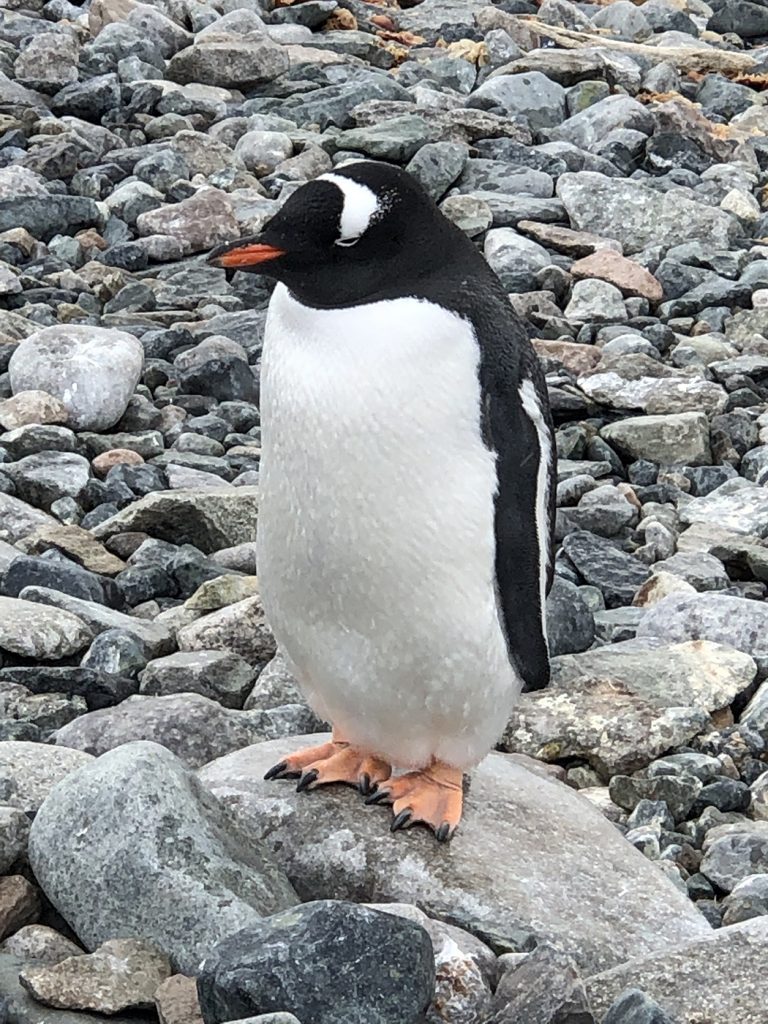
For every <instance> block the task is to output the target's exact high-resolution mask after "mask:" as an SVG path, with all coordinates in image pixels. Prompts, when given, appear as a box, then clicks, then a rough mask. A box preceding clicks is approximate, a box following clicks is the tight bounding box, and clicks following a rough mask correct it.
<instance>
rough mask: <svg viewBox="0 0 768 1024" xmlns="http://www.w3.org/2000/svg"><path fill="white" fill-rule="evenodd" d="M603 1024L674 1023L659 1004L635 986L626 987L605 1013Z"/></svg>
mask: <svg viewBox="0 0 768 1024" xmlns="http://www.w3.org/2000/svg"><path fill="white" fill-rule="evenodd" d="M603 1024H675V1022H674V1021H673V1020H672V1018H671V1017H670V1016H669V1015H668V1014H666V1013H665V1012H664V1010H662V1008H661V1007H660V1006H659V1004H658V1003H657V1002H656V1001H655V1000H654V999H651V998H650V997H649V996H647V995H646V994H645V993H644V992H641V991H640V989H637V988H628V989H627V990H626V991H625V992H622V994H621V995H620V996H619V998H618V999H617V1000H616V1002H615V1003H614V1004H613V1006H611V1008H610V1010H609V1011H608V1013H607V1014H606V1016H605V1018H604V1020H603Z"/></svg>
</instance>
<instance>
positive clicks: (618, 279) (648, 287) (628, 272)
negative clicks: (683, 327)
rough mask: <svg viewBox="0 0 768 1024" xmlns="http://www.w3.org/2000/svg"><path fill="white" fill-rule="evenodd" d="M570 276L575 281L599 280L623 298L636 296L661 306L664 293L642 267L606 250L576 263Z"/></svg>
mask: <svg viewBox="0 0 768 1024" xmlns="http://www.w3.org/2000/svg"><path fill="white" fill-rule="evenodd" d="M571 273H572V274H573V276H574V277H575V278H576V280H581V279H582V278H591V277H597V278H600V280H602V281H608V282H610V283H611V284H613V285H615V286H616V287H617V288H618V289H619V290H620V291H621V292H623V293H624V295H639V296H640V297H641V298H643V299H648V301H649V302H661V300H662V299H663V298H664V289H663V288H662V287H661V285H660V284H659V282H658V281H657V280H656V278H655V277H654V276H653V274H651V273H650V272H649V271H647V270H646V269H645V267H641V266H640V264H639V263H635V262H634V260H629V259H627V258H626V257H625V256H621V255H619V254H618V253H615V252H609V251H608V250H603V251H602V252H595V253H593V254H592V255H591V256H586V257H584V259H580V260H577V261H576V263H574V264H573V266H572V267H571Z"/></svg>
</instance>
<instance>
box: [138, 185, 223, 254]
mask: <svg viewBox="0 0 768 1024" xmlns="http://www.w3.org/2000/svg"><path fill="white" fill-rule="evenodd" d="M136 227H137V228H138V230H139V234H141V235H169V236H170V237H171V238H175V239H177V240H178V241H179V242H180V243H181V246H182V249H183V251H184V253H193V252H201V251H203V250H206V249H211V248H213V246H215V245H218V244H219V243H220V242H231V241H233V240H234V239H235V238H237V237H238V236H239V235H240V229H239V227H238V224H237V220H236V218H235V215H234V212H233V210H232V204H231V202H230V200H229V197H228V196H227V195H226V194H225V193H224V192H220V191H219V190H218V189H215V188H202V189H200V191H199V192H196V193H195V194H194V195H193V196H190V197H189V198H188V199H182V201H181V202H180V203H172V204H170V205H168V206H159V207H158V208H157V209H156V210H147V211H146V212H145V213H140V214H139V216H138V217H137V219H136Z"/></svg>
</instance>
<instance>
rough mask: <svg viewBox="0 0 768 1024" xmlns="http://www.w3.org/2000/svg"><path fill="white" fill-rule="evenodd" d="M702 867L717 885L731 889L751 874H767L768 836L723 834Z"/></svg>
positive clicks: (705, 873)
mask: <svg viewBox="0 0 768 1024" xmlns="http://www.w3.org/2000/svg"><path fill="white" fill-rule="evenodd" d="M699 870H700V871H701V873H702V875H705V876H706V877H707V878H708V879H709V880H710V882H713V883H714V884H715V885H716V886H718V888H720V889H723V890H725V892H732V891H733V890H734V889H735V888H736V886H737V885H738V883H739V882H742V881H743V880H744V879H745V878H748V877H749V876H750V875H756V874H768V836H764V835H760V834H752V833H749V832H744V833H740V834H739V833H736V834H732V835H724V836H721V837H720V838H718V839H715V841H714V842H713V843H712V844H711V845H710V846H709V848H708V849H707V851H706V853H705V854H704V859H703V860H702V862H701V867H700V868H699Z"/></svg>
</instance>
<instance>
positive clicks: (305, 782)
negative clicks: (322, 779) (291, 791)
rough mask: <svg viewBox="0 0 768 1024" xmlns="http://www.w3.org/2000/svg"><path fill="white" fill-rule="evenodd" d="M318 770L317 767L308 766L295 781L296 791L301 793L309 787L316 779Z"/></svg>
mask: <svg viewBox="0 0 768 1024" xmlns="http://www.w3.org/2000/svg"><path fill="white" fill-rule="evenodd" d="M319 774H320V772H319V771H318V770H317V768H310V770H309V771H308V772H304V774H303V775H302V776H301V778H300V779H299V781H298V782H297V783H296V792H297V793H303V792H304V790H305V789H309V787H310V786H311V785H312V783H313V782H315V781H316V780H317V777H318V775H319Z"/></svg>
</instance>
